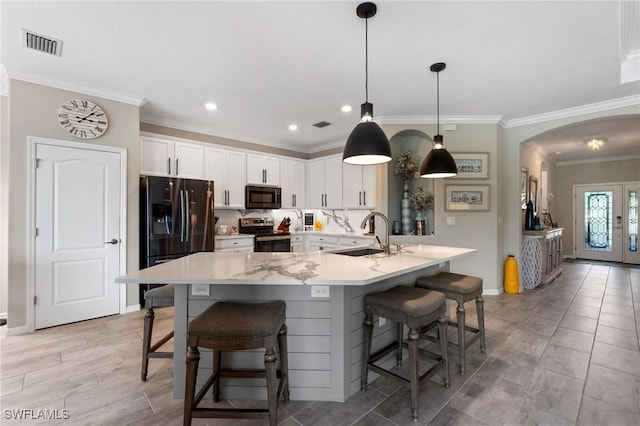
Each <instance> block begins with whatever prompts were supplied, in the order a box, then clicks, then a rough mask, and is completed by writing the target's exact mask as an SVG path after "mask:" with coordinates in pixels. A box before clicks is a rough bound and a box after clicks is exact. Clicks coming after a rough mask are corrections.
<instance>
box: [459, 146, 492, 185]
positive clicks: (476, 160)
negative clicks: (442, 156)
mask: <svg viewBox="0 0 640 426" xmlns="http://www.w3.org/2000/svg"><path fill="white" fill-rule="evenodd" d="M451 156H452V157H453V159H454V160H455V162H456V166H457V168H458V176H456V178H457V179H489V153H488V152H452V153H451Z"/></svg>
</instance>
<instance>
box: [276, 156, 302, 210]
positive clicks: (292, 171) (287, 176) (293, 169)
mask: <svg viewBox="0 0 640 426" xmlns="http://www.w3.org/2000/svg"><path fill="white" fill-rule="evenodd" d="M280 182H281V186H282V208H283V209H292V208H293V209H303V208H305V196H304V195H305V185H304V183H305V167H304V161H300V160H286V159H284V158H283V159H281V160H280Z"/></svg>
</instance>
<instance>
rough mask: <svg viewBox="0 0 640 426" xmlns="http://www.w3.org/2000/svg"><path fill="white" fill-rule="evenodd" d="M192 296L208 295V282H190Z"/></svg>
mask: <svg viewBox="0 0 640 426" xmlns="http://www.w3.org/2000/svg"><path fill="white" fill-rule="evenodd" d="M191 295H192V296H208V295H209V284H191Z"/></svg>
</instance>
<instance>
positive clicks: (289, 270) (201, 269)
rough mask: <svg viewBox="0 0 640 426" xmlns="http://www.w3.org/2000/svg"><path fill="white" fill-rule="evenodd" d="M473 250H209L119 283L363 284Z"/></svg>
mask: <svg viewBox="0 0 640 426" xmlns="http://www.w3.org/2000/svg"><path fill="white" fill-rule="evenodd" d="M350 249H353V248H350ZM346 250H349V249H346ZM474 251H476V250H475V249H468V248H457V247H445V246H434V245H408V246H405V247H403V248H402V249H401V250H400V252H394V253H392V254H391V255H388V254H385V253H378V254H372V255H367V256H361V257H352V256H345V255H341V254H336V253H328V252H323V251H314V252H300V253H229V252H207V253H196V254H192V255H189V256H185V257H182V258H179V259H176V260H173V261H171V262H166V263H162V264H159V265H156V266H153V267H151V268H146V269H143V270H140V271H137V272H132V273H130V274H127V275H124V276H120V277H118V278H116V280H115V282H116V283H149V284H153V283H172V284H239V285H242V284H251V285H256V284H259V285H350V286H359V285H368V284H372V283H374V282H378V281H381V280H383V279H386V278H391V277H394V276H398V275H402V274H405V273H408V272H413V271H416V270H419V269H422V268H425V267H428V266H433V265H438V264H440V263H443V262H446V261H449V260H452V259H456V258H459V257H462V256H466V255H468V254H471V253H473V252H474Z"/></svg>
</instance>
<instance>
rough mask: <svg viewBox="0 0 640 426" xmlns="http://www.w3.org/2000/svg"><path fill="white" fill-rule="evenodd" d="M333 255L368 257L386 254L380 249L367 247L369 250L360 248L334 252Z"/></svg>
mask: <svg viewBox="0 0 640 426" xmlns="http://www.w3.org/2000/svg"><path fill="white" fill-rule="evenodd" d="M332 253H335V254H344V255H346V256H367V255H370V254H376V253H384V250H382V249H379V248H371V247H367V248H358V249H347V250H339V251H334V252H332Z"/></svg>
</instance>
